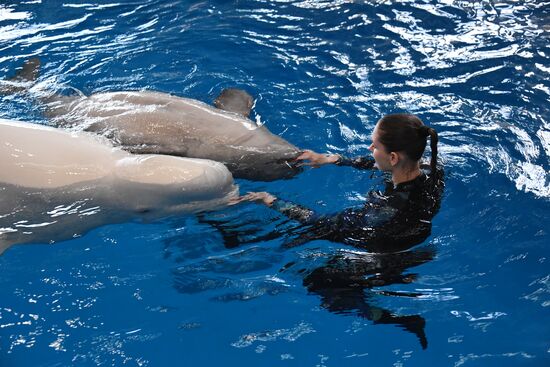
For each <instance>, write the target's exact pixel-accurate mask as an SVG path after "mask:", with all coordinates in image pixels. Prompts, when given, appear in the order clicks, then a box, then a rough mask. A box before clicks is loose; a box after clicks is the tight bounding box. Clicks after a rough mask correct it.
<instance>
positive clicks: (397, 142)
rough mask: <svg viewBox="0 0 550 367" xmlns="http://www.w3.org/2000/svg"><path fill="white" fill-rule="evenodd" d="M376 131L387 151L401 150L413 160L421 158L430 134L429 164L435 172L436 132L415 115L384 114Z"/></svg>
mask: <svg viewBox="0 0 550 367" xmlns="http://www.w3.org/2000/svg"><path fill="white" fill-rule="evenodd" d="M378 131H379V134H378V138H379V140H380V142H381V143H382V145H383V146H384V147H385V148H386V150H387V152H388V153H390V152H403V153H405V154H406V155H407V157H409V159H411V160H413V161H415V162H416V161H419V160H420V158H422V154H424V150H425V149H426V142H427V138H428V136H430V140H431V142H430V147H431V149H432V159H431V162H430V166H431V170H432V173H433V174H436V173H437V142H438V141H439V138H438V136H437V132H436V131H435V130H434V129H432V128H431V127H428V126H426V125H424V123H423V122H422V120H420V119H419V118H418V117H417V116H415V115H411V114H408V113H396V114H392V115H386V116H384V117H382V118H381V119H380V121H378Z"/></svg>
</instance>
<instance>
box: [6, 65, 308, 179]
mask: <svg viewBox="0 0 550 367" xmlns="http://www.w3.org/2000/svg"><path fill="white" fill-rule="evenodd" d="M39 69H40V60H39V59H38V58H32V59H29V60H28V61H27V62H26V63H25V64H24V65H23V66H22V67H21V69H19V70H18V71H17V73H16V75H15V76H14V77H13V78H10V79H9V80H4V81H3V82H2V85H0V93H3V94H10V93H16V92H24V91H26V90H28V88H29V87H30V86H32V84H33V82H34V81H35V80H36V79H37V77H38V74H39ZM39 99H40V100H41V102H43V103H45V104H46V114H47V115H48V117H50V118H51V119H52V120H51V121H52V124H53V125H55V126H59V127H70V128H73V129H75V130H86V131H91V132H94V133H98V134H101V135H103V136H105V137H107V138H108V139H110V140H111V141H112V142H113V143H114V144H115V145H117V146H120V147H121V148H122V149H124V150H126V151H129V152H131V153H136V154H166V155H174V156H180V157H189V158H204V159H211V160H215V161H218V162H222V163H224V164H225V165H226V166H227V167H228V168H229V170H230V171H231V173H232V174H233V176H234V177H235V178H246V179H250V180H260V181H272V180H276V179H281V178H290V177H292V176H294V175H295V174H296V173H298V172H300V168H298V167H296V166H293V165H292V162H293V161H294V159H295V158H296V157H297V156H298V155H299V153H300V151H299V150H298V148H296V147H295V146H294V145H292V144H290V143H289V142H287V141H286V140H284V139H282V138H280V137H278V136H276V135H274V134H272V133H271V132H270V131H269V130H268V129H266V128H265V127H264V126H257V125H256V124H255V123H254V122H252V121H251V120H250V119H248V116H249V114H250V109H251V108H252V105H253V99H252V97H251V96H250V95H249V94H248V93H246V92H245V91H242V90H239V89H225V90H224V91H222V93H221V94H220V95H219V96H218V98H216V100H215V102H214V104H215V106H216V107H217V108H214V107H212V106H209V105H207V104H205V103H203V102H200V101H197V100H194V99H189V98H183V97H177V96H173V95H170V94H167V93H160V92H152V91H133V92H131V91H122V92H112V93H96V94H92V95H91V96H89V97H86V96H80V95H79V96H71V97H69V96H61V95H56V94H50V95H44V93H41V95H40V96H39Z"/></svg>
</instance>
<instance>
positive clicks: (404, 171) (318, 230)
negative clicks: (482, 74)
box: [238, 114, 444, 252]
mask: <svg viewBox="0 0 550 367" xmlns="http://www.w3.org/2000/svg"><path fill="white" fill-rule="evenodd" d="M428 137H430V142H431V144H430V145H431V163H430V165H429V166H427V165H423V164H421V162H420V160H421V158H422V155H423V154H424V150H425V148H426V143H427V138H428ZM437 142H438V136H437V133H436V131H435V130H434V129H433V128H430V127H428V126H426V125H424V123H423V122H422V121H421V120H420V119H419V118H418V117H416V116H414V115H411V114H393V115H387V116H384V117H383V118H382V119H380V120H379V121H378V123H377V124H376V127H375V128H374V131H373V133H372V144H371V146H370V147H369V150H370V151H371V152H372V157H369V158H356V159H348V158H345V157H343V156H341V155H337V154H319V153H315V152H313V151H305V152H303V153H302V154H301V155H300V156H299V157H298V158H297V159H298V160H301V161H309V162H307V163H305V164H306V165H310V166H313V167H319V166H322V165H326V164H336V165H338V166H352V167H355V168H358V169H374V168H377V169H379V170H382V171H384V172H388V173H390V174H391V179H387V180H386V182H385V186H386V187H385V190H384V192H378V191H370V192H369V193H368V196H367V202H366V203H365V205H363V206H362V207H360V208H349V209H346V210H344V211H343V212H341V213H338V214H336V215H332V216H321V215H318V214H316V213H315V212H314V211H312V210H310V209H307V208H304V207H302V206H300V205H297V204H294V203H291V202H288V201H285V200H282V199H280V198H277V197H276V196H274V195H272V194H269V193H267V192H251V193H248V194H246V195H244V196H242V197H241V198H239V199H238V202H241V201H257V202H261V203H263V204H265V205H266V206H268V207H271V208H272V209H275V210H277V211H279V212H281V213H282V214H284V215H286V216H287V217H289V218H291V219H294V220H297V221H299V222H301V223H302V224H304V225H306V228H305V231H301V232H302V236H301V238H302V239H306V240H312V239H327V240H331V241H337V242H343V243H347V244H350V245H353V246H356V247H361V248H365V249H368V250H371V251H375V252H395V251H402V250H404V249H407V248H410V247H412V246H414V245H416V244H418V243H421V242H422V241H424V240H425V239H426V238H427V237H428V236H429V234H430V232H431V219H432V218H433V216H434V215H435V214H436V213H437V211H438V209H439V204H440V201H441V195H442V192H443V186H444V184H443V173H442V170H441V169H440V168H439V167H438V166H437ZM304 237H305V238H304ZM300 242H302V241H300Z"/></svg>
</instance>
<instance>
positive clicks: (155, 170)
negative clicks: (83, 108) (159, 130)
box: [0, 119, 238, 254]
mask: <svg viewBox="0 0 550 367" xmlns="http://www.w3.org/2000/svg"><path fill="white" fill-rule="evenodd" d="M0 155H1V156H2V159H1V160H0V254H1V253H2V252H3V251H4V250H6V249H7V248H8V247H10V246H12V245H15V244H25V243H52V242H58V241H63V240H68V239H71V238H73V237H75V236H80V235H83V234H84V233H86V232H87V231H89V230H91V229H93V228H96V227H99V226H102V225H105V224H111V223H121V222H126V221H129V220H134V219H142V220H147V221H149V220H154V219H158V218H162V217H166V216H169V215H172V214H176V213H177V214H180V213H197V212H201V211H205V210H214V209H217V208H220V207H223V206H225V205H226V204H227V203H228V202H229V201H230V200H231V199H232V198H234V197H236V196H237V194H238V192H237V191H238V189H237V187H236V186H235V184H234V182H233V178H232V176H231V173H230V172H229V170H228V169H227V168H226V167H225V166H224V165H223V164H222V163H219V162H215V161H211V160H205V159H195V158H182V157H174V156H168V155H159V154H144V155H134V154H131V153H128V152H126V151H124V150H121V149H119V148H116V147H113V145H112V144H111V143H110V142H109V141H108V140H107V139H105V138H103V137H101V136H98V135H95V134H91V133H87V132H82V131H77V132H70V131H66V130H63V129H57V128H53V127H48V126H43V125H40V124H36V123H23V122H18V121H12V120H3V119H0Z"/></svg>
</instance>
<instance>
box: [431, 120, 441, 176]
mask: <svg viewBox="0 0 550 367" xmlns="http://www.w3.org/2000/svg"><path fill="white" fill-rule="evenodd" d="M428 134H429V135H430V148H431V149H432V159H431V161H430V167H431V169H432V175H434V176H435V175H437V143H438V142H439V137H438V136H437V131H435V129H433V128H431V127H430V128H428Z"/></svg>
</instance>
